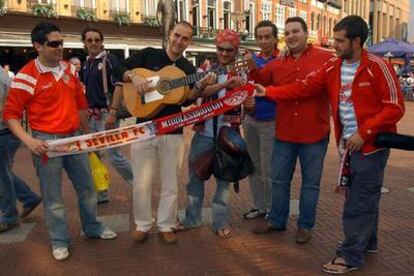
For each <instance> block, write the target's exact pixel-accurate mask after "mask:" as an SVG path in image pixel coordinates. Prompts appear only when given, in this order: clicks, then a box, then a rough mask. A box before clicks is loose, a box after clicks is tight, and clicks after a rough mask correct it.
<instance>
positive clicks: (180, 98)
mask: <svg viewBox="0 0 414 276" xmlns="http://www.w3.org/2000/svg"><path fill="white" fill-rule="evenodd" d="M247 68H248V61H240V62H236V63H234V64H231V65H228V66H226V68H225V69H221V70H220V71H218V70H212V71H209V72H214V73H216V74H217V75H219V74H227V73H228V72H242V71H246V70H247ZM133 71H134V72H135V74H137V75H139V76H142V77H144V78H146V79H147V80H148V81H149V90H148V91H147V93H146V94H145V95H144V96H141V95H140V94H139V93H138V92H137V91H136V89H135V87H134V86H133V84H132V83H131V82H128V83H125V84H124V86H123V95H124V101H125V106H126V109H127V110H128V112H129V113H130V114H131V115H132V116H134V117H137V118H149V117H152V116H154V115H156V114H157V113H158V112H159V111H160V110H161V109H162V108H163V107H164V106H166V105H169V104H171V105H180V104H182V103H184V101H185V100H186V99H187V94H188V91H189V90H190V88H189V85H191V84H194V83H196V82H197V81H199V80H201V79H202V78H203V77H204V76H206V75H207V74H208V72H202V73H195V74H191V75H187V76H186V75H185V73H184V72H183V71H181V70H180V69H179V68H177V67H175V66H173V65H169V66H166V67H164V68H162V69H161V70H159V71H156V72H155V71H152V70H148V69H144V68H136V69H134V70H133Z"/></svg>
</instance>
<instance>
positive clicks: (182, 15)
mask: <svg viewBox="0 0 414 276" xmlns="http://www.w3.org/2000/svg"><path fill="white" fill-rule="evenodd" d="M186 10H187V3H186V0H177V1H176V2H175V12H176V14H177V20H178V21H183V20H187V13H186Z"/></svg>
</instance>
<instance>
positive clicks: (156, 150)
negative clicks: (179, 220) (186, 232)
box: [131, 134, 184, 232]
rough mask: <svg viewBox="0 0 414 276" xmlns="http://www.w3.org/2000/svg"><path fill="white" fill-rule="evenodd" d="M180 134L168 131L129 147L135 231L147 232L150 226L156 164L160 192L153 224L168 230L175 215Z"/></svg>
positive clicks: (160, 228) (172, 223)
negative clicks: (155, 220)
mask: <svg viewBox="0 0 414 276" xmlns="http://www.w3.org/2000/svg"><path fill="white" fill-rule="evenodd" d="M183 158H184V144H183V135H181V134H170V135H162V136H158V137H155V138H154V139H151V140H148V141H143V142H137V143H134V144H132V146H131V162H132V170H133V174H134V187H133V193H132V201H133V208H134V220H135V224H136V225H137V228H136V230H137V231H143V232H148V231H149V230H150V229H151V226H152V206H151V199H152V195H151V192H152V189H151V188H152V179H153V176H154V173H155V172H156V171H157V166H158V167H159V170H160V174H161V176H160V177H161V193H160V202H159V204H158V212H157V226H158V229H159V231H161V232H169V231H171V228H173V227H174V226H175V222H176V215H177V194H178V183H177V182H178V173H179V170H180V167H181V165H182V163H183Z"/></svg>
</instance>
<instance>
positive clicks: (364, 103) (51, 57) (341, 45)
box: [0, 16, 404, 274]
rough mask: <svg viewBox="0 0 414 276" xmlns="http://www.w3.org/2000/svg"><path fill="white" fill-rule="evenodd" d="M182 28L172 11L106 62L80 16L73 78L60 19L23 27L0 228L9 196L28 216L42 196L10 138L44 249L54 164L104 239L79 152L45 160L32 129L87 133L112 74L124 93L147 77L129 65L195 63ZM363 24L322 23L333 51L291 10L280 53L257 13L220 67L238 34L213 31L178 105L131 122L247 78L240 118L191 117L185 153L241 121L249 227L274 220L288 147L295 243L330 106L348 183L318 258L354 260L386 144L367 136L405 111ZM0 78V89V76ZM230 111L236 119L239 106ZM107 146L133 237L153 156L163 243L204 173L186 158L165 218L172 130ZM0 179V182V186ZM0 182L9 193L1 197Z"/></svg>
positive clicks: (281, 208)
mask: <svg viewBox="0 0 414 276" xmlns="http://www.w3.org/2000/svg"><path fill="white" fill-rule="evenodd" d="M192 34H193V30H192V26H191V25H190V24H189V23H188V22H185V21H182V22H178V23H177V24H176V25H175V26H174V28H173V29H172V30H171V32H170V34H169V40H168V45H167V48H166V49H155V48H151V47H149V48H145V49H143V50H141V51H139V52H138V53H137V54H136V55H134V56H132V57H130V58H128V59H126V60H125V61H121V62H119V61H118V60H117V59H116V57H114V56H113V55H111V54H110V53H108V52H106V51H105V50H104V48H103V42H104V37H103V34H102V32H101V31H100V30H98V29H90V28H87V29H85V31H84V32H83V33H82V40H83V42H84V44H85V48H86V49H87V51H88V54H89V56H88V58H87V60H86V61H85V62H84V64H83V65H82V66H81V69H80V72H79V75H80V76H79V77H80V80H81V81H82V82H83V85H84V86H83V85H82V84H81V81H80V80H79V78H78V76H77V73H76V71H77V70H76V68H75V67H74V66H72V65H70V64H69V63H67V62H64V61H62V52H63V39H62V35H61V32H60V30H59V28H58V27H57V26H56V25H54V24H52V23H41V24H39V25H38V26H36V27H35V28H34V29H33V31H32V42H33V46H34V48H35V49H36V51H37V52H38V58H37V59H36V60H33V61H31V62H30V63H28V64H27V65H26V66H25V67H23V69H22V70H20V71H19V73H18V74H17V75H16V77H15V79H14V80H13V82H12V83H11V86H10V87H11V88H10V90H9V93H8V94H9V95H8V98H7V102H6V104H5V108H4V111H3V121H4V122H5V123H6V124H7V127H6V126H3V125H1V127H2V129H6V132H5V134H3V132H4V131H3V130H1V136H0V138H1V139H2V141H3V137H5V138H4V140H5V141H6V140H7V143H6V142H5V143H1V144H0V148H1V150H2V154H3V151H4V152H6V153H7V156H8V159H7V160H5V162H3V160H2V163H1V165H2V168H1V184H2V185H1V186H2V190H0V191H1V192H2V194H1V195H0V196H1V197H0V200H1V202H0V203H1V204H0V208H2V212H3V217H2V218H1V221H0V231H2V229H6V228H7V229H6V230H8V229H10V228H13V227H14V226H15V225H16V224H17V223H18V219H17V210H16V208H15V206H16V203H15V201H16V200H15V197H16V196H17V198H18V199H19V200H21V201H22V202H23V206H24V211H23V213H22V215H21V216H24V215H26V216H27V215H28V214H29V213H30V212H31V211H32V210H33V209H34V208H35V207H36V206H37V205H39V203H40V201H41V199H40V197H39V196H37V195H35V194H33V193H32V192H31V191H30V189H29V188H28V187H27V185H23V184H24V182H22V181H20V180H19V179H18V178H17V177H16V176H15V175H14V174H13V173H12V171H11V165H12V160H13V155H14V152H15V151H16V148H17V146H18V143H19V142H18V140H17V139H16V138H14V137H17V138H18V139H19V140H21V141H22V142H23V143H24V144H26V145H27V147H28V148H29V149H30V150H31V151H32V153H33V161H34V164H35V168H36V172H37V175H38V177H39V180H40V187H41V194H42V198H43V203H44V209H45V214H46V215H45V217H46V224H47V228H48V231H49V234H50V236H51V238H52V248H53V256H54V257H55V258H56V259H58V260H63V259H66V258H67V257H68V256H69V251H68V246H69V235H68V226H67V219H66V211H65V207H64V205H63V203H62V193H61V175H62V169H63V168H64V169H65V170H66V171H67V173H68V175H69V178H70V180H71V181H72V183H73V185H74V188H75V191H76V193H77V195H78V199H79V208H80V215H81V219H82V226H83V230H84V232H85V234H86V236H88V237H97V238H102V239H113V238H115V237H116V234H115V233H114V232H112V231H111V230H109V229H107V228H104V227H103V226H102V225H101V223H99V222H98V221H97V220H96V204H97V197H96V195H95V192H94V191H93V185H92V178H91V172H90V168H89V165H88V160H87V156H86V155H85V154H78V155H69V156H64V157H56V158H51V159H49V160H48V161H47V162H44V161H43V160H42V158H41V156H42V155H43V154H44V153H45V152H46V151H47V148H48V144H47V142H45V140H51V139H58V138H63V137H71V136H76V135H79V134H80V133H81V131H83V132H85V133H87V132H91V131H100V130H104V129H105V128H115V127H118V126H119V120H118V119H117V117H116V114H117V111H118V110H119V109H120V108H121V104H122V101H123V97H122V83H123V82H131V83H132V85H133V86H134V88H135V89H136V93H139V94H140V95H142V96H143V95H144V94H145V93H146V92H147V91H148V87H149V81H148V80H147V79H146V78H145V77H143V76H140V75H139V74H137V73H135V71H133V69H134V68H146V69H150V70H153V71H158V70H160V69H162V68H164V67H165V66H169V65H174V66H176V67H178V68H179V69H181V70H182V71H183V72H184V73H185V74H186V75H190V74H194V73H196V68H195V67H194V66H193V65H192V64H191V63H190V62H189V61H188V60H187V59H185V57H183V52H184V50H185V49H186V48H187V47H188V46H189V45H190V43H191V41H192ZM367 34H368V28H367V24H366V23H365V22H364V20H363V19H362V18H360V17H358V16H348V17H346V18H344V19H342V20H341V21H340V22H339V23H338V24H337V25H336V26H335V28H334V40H335V42H334V47H335V50H336V52H337V57H334V56H333V55H332V54H331V53H330V52H328V51H326V50H324V49H320V48H317V47H315V46H313V45H311V44H308V43H307V38H308V29H307V26H306V23H305V21H304V20H303V19H302V18H300V17H291V18H288V19H287V21H286V25H285V34H284V35H285V40H286V45H287V51H279V50H278V48H277V42H278V30H277V28H276V26H275V25H274V24H273V23H272V22H270V21H262V22H259V23H258V24H257V26H256V28H255V37H256V40H257V43H258V45H259V46H260V48H261V52H260V53H258V54H251V53H247V54H246V55H245V58H246V59H248V60H249V63H250V64H251V66H250V70H249V72H246V73H242V72H237V73H235V72H229V71H228V70H227V69H226V67H227V66H228V65H230V64H232V63H234V62H235V61H236V59H237V55H238V54H239V46H240V39H239V35H238V34H237V33H236V32H234V31H231V30H223V31H221V32H219V33H218V34H217V37H216V49H217V52H216V54H217V63H216V64H212V65H211V66H209V69H208V72H207V74H206V75H205V76H204V77H203V78H202V79H201V80H200V81H198V82H196V83H194V84H192V85H190V91H189V92H188V95H187V100H186V101H185V102H184V103H183V104H180V105H178V104H177V105H167V106H165V107H163V108H162V109H161V110H160V112H159V113H157V114H156V115H155V116H152V117H151V118H146V119H137V122H138V123H139V122H143V121H145V120H149V119H151V120H152V119H156V118H161V117H164V116H168V115H171V114H175V113H179V112H181V108H182V106H187V105H191V104H193V103H195V101H196V100H197V99H199V98H201V99H202V100H203V101H204V102H208V101H212V100H215V99H217V98H220V97H224V96H226V93H228V92H229V91H231V90H232V89H233V88H235V87H239V86H240V85H242V84H244V83H246V82H247V81H254V82H255V83H256V84H255V86H256V89H257V93H256V97H254V98H253V97H249V98H248V99H247V100H246V101H245V103H244V106H245V109H246V110H248V112H247V114H246V116H245V118H244V120H242V119H241V118H240V120H236V121H235V120H234V117H235V116H234V114H223V115H219V116H218V117H217V118H214V119H209V120H207V121H205V122H203V123H202V124H197V125H195V126H194V130H195V134H194V136H193V138H192V142H191V147H190V153H189V156H188V160H189V164H191V163H192V162H193V161H194V160H195V159H197V158H199V157H200V156H201V155H203V154H204V153H206V152H208V151H211V150H214V145H215V139H216V137H217V131H218V130H219V129H220V128H221V126H224V125H228V126H232V127H235V128H236V129H238V128H239V127H240V125H241V124H242V125H243V132H244V137H245V140H246V144H247V149H248V151H249V153H250V155H251V158H252V160H253V163H254V164H255V168H256V169H255V172H254V174H252V175H251V176H250V177H249V180H250V190H251V195H252V198H253V206H252V208H251V209H250V210H248V211H247V212H246V213H245V214H244V218H245V219H254V218H260V219H259V220H258V222H259V223H258V224H257V225H256V226H255V227H254V229H253V232H254V233H256V234H266V233H270V232H272V231H284V230H286V225H287V220H288V217H289V199H290V182H291V179H292V176H293V173H294V171H295V166H296V161H297V159H299V162H300V166H301V173H302V187H301V193H300V204H299V209H300V214H299V218H298V229H297V235H296V242H298V243H306V242H308V241H309V239H310V238H311V230H312V228H313V227H314V225H315V218H316V209H317V202H318V197H319V187H320V180H321V176H322V171H323V162H324V158H325V154H326V150H327V145H328V141H329V132H330V129H329V128H330V127H329V117H330V114H332V117H333V119H334V125H335V134H336V139H337V143H338V146H340V147H343V148H345V149H346V150H347V152H348V153H349V154H350V171H351V177H350V183H351V185H350V187H349V189H350V192H349V195H348V196H347V198H346V201H345V205H344V212H343V227H344V236H345V237H344V240H343V241H342V242H341V243H340V245H339V246H338V249H337V257H336V258H334V260H333V261H332V262H329V263H327V264H326V265H324V267H323V270H324V271H326V272H328V273H334V274H338V273H346V272H348V271H351V270H355V269H357V268H359V267H360V266H361V265H362V263H363V259H364V254H365V253H366V252H375V251H376V250H377V249H378V247H377V236H376V235H377V227H378V203H379V198H380V190H381V186H382V182H383V175H384V168H385V164H386V161H387V157H388V154H389V151H388V150H386V149H378V148H376V147H375V146H374V145H373V139H374V138H375V136H376V134H377V133H378V132H381V131H391V132H393V131H395V124H396V123H397V121H398V120H399V119H400V118H401V117H402V116H403V113H404V105H403V102H402V98H401V92H400V89H399V85H398V83H397V81H396V77H395V74H394V72H393V71H392V68H391V67H390V65H389V64H387V63H385V62H384V61H383V60H382V59H380V58H378V57H374V56H372V55H370V54H368V53H366V51H365V50H364V49H363V44H364V42H365V40H366V38H367ZM212 72H214V73H212ZM2 83H3V81H2ZM4 83H5V84H6V85H9V84H8V82H4ZM83 87H85V90H86V93H85V94H84V93H83ZM0 89H1V87H0ZM3 90H4V91H7V88H3ZM3 90H0V91H3ZM4 94H5V92H4ZM3 98H5V96H4V97H3ZM275 102H277V104H276V103H275ZM0 106H1V105H0ZM23 110H26V113H27V116H28V120H29V123H30V126H31V129H32V135H29V134H28V133H27V132H25V131H24V129H23V128H22V126H21V124H20V122H19V120H20V119H21V118H22V114H23ZM237 114H239V116H240V117H241V115H240V114H241V113H237ZM242 122H243V123H242ZM6 135H7V136H6ZM11 137H13V139H14V140H13V139H11ZM12 141H15V144H14V145H11V144H10V143H12ZM108 155H109V158H110V161H111V163H112V165H113V166H114V168H115V169H116V170H117V172H118V173H119V174H120V175H121V176H122V177H123V179H124V180H125V181H126V182H127V183H129V184H131V185H132V189H133V190H132V194H133V214H134V221H135V224H136V228H135V231H134V232H133V234H132V237H133V238H134V239H135V240H136V241H137V242H144V241H145V240H146V239H147V238H148V235H149V234H148V233H149V230H150V229H151V227H152V223H153V221H152V206H151V202H152V197H151V187H152V179H153V177H154V174H155V172H156V171H157V168H158V169H159V172H160V179H161V192H160V200H159V204H158V212H157V218H156V224H157V227H158V230H159V233H160V238H161V239H162V240H163V241H165V242H167V243H175V242H176V241H177V237H176V233H177V232H179V231H184V230H189V229H192V228H197V227H200V226H202V221H201V210H202V205H203V199H204V180H202V179H201V178H200V176H199V175H198V174H197V173H196V172H195V170H194V168H193V167H192V166H189V182H188V184H187V189H186V192H187V206H186V211H185V218H184V220H182V221H177V194H178V173H179V170H180V166H181V164H182V162H183V159H184V147H183V131H182V129H179V130H176V131H175V132H172V133H169V134H166V135H162V136H158V137H155V138H153V139H150V140H147V141H143V142H138V143H134V144H132V146H131V163H129V161H128V160H126V159H125V158H124V157H123V156H122V154H121V153H120V151H119V149H111V150H108ZM3 163H4V164H3ZM3 167H4V169H3ZM216 180H217V181H216V182H217V186H216V192H215V195H214V198H213V202H212V224H213V225H212V226H213V227H212V228H213V231H214V232H215V233H216V234H217V236H218V237H219V238H229V237H231V236H232V230H231V227H230V222H229V217H230V216H229V205H228V204H229V198H230V191H229V183H228V182H226V181H223V180H220V179H216ZM6 184H7V185H8V190H7V189H5V188H3V186H6ZM19 187H20V188H19ZM23 187H24V188H25V189H24V190H25V192H26V193H27V194H29V195H30V196H31V198H32V200H27V201H24V199H23V197H20V196H19V194H20V192H19V190H23ZM3 190H4V191H5V192H7V191H9V192H8V194H7V196H4V195H6V193H5V192H3ZM14 194H16V195H14ZM6 198H9V199H10V198H12V199H13V202H12V203H8V205H7V207H10V206H12V207H13V210H11V211H10V214H11V215H10V216H11V219H10V220H6V218H7V216H5V215H4V214H7V212H6V211H5V210H7V208H6V207H5V206H6V201H5V199H6ZM98 200H99V201H101V202H106V201H108V200H109V194H108V191H106V192H104V193H101V194H100V195H98ZM2 227H3V228H2ZM3 231H5V230H3Z"/></svg>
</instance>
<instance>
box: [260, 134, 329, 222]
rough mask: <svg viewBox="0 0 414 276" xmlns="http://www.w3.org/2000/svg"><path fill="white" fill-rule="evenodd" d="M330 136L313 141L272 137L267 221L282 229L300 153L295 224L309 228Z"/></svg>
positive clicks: (285, 220) (313, 220) (314, 213)
mask: <svg viewBox="0 0 414 276" xmlns="http://www.w3.org/2000/svg"><path fill="white" fill-rule="evenodd" d="M328 142H329V138H328V137H325V138H323V139H322V140H321V141H319V142H317V143H313V144H298V143H289V142H283V141H280V140H278V139H275V141H274V145H273V158H272V209H271V211H270V214H269V218H268V219H269V222H270V223H271V224H273V226H274V227H276V228H278V229H285V228H286V224H287V220H288V217H289V206H290V182H291V180H292V177H293V173H294V172H295V167H296V160H297V158H298V157H299V162H300V167H301V172H302V187H301V189H300V201H299V219H298V228H300V229H308V230H310V229H312V228H313V226H314V225H315V217H316V206H317V203H318V198H319V186H320V181H321V177H322V169H323V162H324V159H325V154H326V149H327V146H328Z"/></svg>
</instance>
